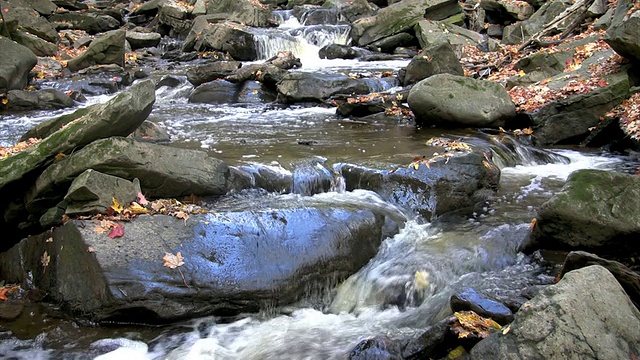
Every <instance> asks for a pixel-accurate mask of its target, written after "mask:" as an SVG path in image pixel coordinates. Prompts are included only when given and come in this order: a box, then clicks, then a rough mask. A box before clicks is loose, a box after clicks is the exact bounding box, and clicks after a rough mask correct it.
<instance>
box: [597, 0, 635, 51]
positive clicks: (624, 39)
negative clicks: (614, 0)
mask: <svg viewBox="0 0 640 360" xmlns="http://www.w3.org/2000/svg"><path fill="white" fill-rule="evenodd" d="M639 39H640V11H638V8H637V6H636V3H635V2H634V1H630V0H621V1H619V2H618V6H617V7H616V11H615V13H614V16H613V20H612V21H611V26H610V27H609V29H607V34H606V35H605V38H604V40H605V41H606V42H607V43H608V44H609V45H610V46H611V47H612V48H613V49H614V50H615V51H616V52H617V53H618V54H620V55H622V56H624V57H626V58H628V59H629V60H631V61H632V62H638V61H640V40H639Z"/></svg>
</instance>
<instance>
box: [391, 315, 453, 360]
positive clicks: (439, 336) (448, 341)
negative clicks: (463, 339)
mask: <svg viewBox="0 0 640 360" xmlns="http://www.w3.org/2000/svg"><path fill="white" fill-rule="evenodd" d="M455 322H456V318H455V317H453V316H451V317H448V318H446V319H443V320H441V321H439V322H438V323H437V324H435V325H433V326H430V327H429V328H428V329H427V330H426V331H425V332H423V333H422V334H420V335H419V336H416V337H414V338H413V339H409V340H406V341H405V344H404V346H403V348H402V358H403V359H412V360H414V359H439V358H444V357H445V356H446V355H447V353H448V352H449V349H453V348H454V347H455V344H457V343H458V340H459V339H458V336H457V335H455V334H454V333H453V332H452V331H451V327H452V326H453V324H454V323H455Z"/></svg>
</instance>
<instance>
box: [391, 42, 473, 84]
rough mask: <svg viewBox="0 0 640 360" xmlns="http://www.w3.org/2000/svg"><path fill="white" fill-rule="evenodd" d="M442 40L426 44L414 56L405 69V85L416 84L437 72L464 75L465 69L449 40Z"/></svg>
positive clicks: (403, 81)
mask: <svg viewBox="0 0 640 360" xmlns="http://www.w3.org/2000/svg"><path fill="white" fill-rule="evenodd" d="M439 40H440V41H438V42H434V43H432V44H430V45H428V46H426V47H425V48H424V49H423V50H422V51H421V52H420V53H419V54H418V55H416V56H414V57H413V59H412V60H411V62H410V63H409V65H407V68H406V70H405V75H404V79H403V80H402V83H403V85H404V86H407V85H411V84H415V83H417V82H418V81H421V80H424V79H426V78H428V77H430V76H433V75H436V74H452V75H459V76H464V69H463V68H462V65H461V64H460V61H459V60H458V57H457V56H456V53H455V51H454V49H453V47H452V46H451V44H449V42H448V41H447V40H446V39H445V38H443V37H441V38H439Z"/></svg>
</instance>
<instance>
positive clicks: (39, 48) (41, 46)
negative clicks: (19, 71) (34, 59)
mask: <svg viewBox="0 0 640 360" xmlns="http://www.w3.org/2000/svg"><path fill="white" fill-rule="evenodd" d="M11 39H13V40H15V41H16V42H18V43H19V44H22V45H24V46H26V47H27V48H29V50H31V51H33V53H34V54H35V55H36V56H56V55H57V53H58V45H57V44H55V43H52V42H49V41H47V40H44V39H42V38H40V37H38V36H36V35H33V34H30V33H28V32H26V31H24V30H20V29H17V30H16V31H11Z"/></svg>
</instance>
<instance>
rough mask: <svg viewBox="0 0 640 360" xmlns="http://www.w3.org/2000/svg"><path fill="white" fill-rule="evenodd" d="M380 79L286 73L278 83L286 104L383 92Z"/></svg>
mask: <svg viewBox="0 0 640 360" xmlns="http://www.w3.org/2000/svg"><path fill="white" fill-rule="evenodd" d="M384 81H386V80H385V79H384V78H382V79H366V78H362V79H352V78H350V77H348V76H346V75H339V74H320V73H306V72H292V73H288V74H287V75H286V76H285V77H284V78H283V79H282V80H281V81H280V82H279V83H278V93H279V94H280V95H281V96H282V98H283V99H284V100H285V101H287V102H304V101H322V100H325V99H327V98H329V97H330V96H332V95H336V94H350V95H353V94H355V95H362V94H370V93H373V92H380V91H383V90H385V88H384V87H385V85H384Z"/></svg>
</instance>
